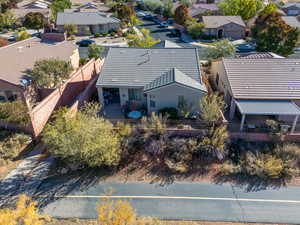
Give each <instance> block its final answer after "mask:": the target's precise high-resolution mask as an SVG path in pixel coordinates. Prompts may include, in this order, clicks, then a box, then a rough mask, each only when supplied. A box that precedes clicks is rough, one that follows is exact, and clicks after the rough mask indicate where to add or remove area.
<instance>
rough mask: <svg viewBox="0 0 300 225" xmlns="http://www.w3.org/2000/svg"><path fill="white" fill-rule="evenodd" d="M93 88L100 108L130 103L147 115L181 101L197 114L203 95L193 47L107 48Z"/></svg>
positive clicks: (202, 84)
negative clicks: (142, 108) (96, 91)
mask: <svg viewBox="0 0 300 225" xmlns="http://www.w3.org/2000/svg"><path fill="white" fill-rule="evenodd" d="M96 86H97V89H98V95H99V101H100V103H102V104H103V105H104V108H105V107H106V105H105V104H111V103H114V104H119V105H120V106H126V105H128V104H131V103H134V104H137V105H143V106H144V107H145V108H147V112H148V114H150V113H152V112H155V111H158V110H160V109H162V108H165V107H174V108H178V104H179V103H180V102H182V101H185V102H186V103H188V104H189V105H192V106H193V107H194V110H195V111H199V106H200V99H201V97H202V96H203V95H204V94H205V93H206V92H207V90H206V87H205V85H204V83H203V82H202V78H201V72H200V65H199V58H198V53H197V49H194V48H110V50H109V51H108V54H107V57H106V59H105V62H104V65H103V67H102V71H101V73H100V75H99V79H98V81H97V85H96ZM106 96H113V98H112V99H111V101H109V102H108V101H106Z"/></svg>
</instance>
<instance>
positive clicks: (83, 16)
mask: <svg viewBox="0 0 300 225" xmlns="http://www.w3.org/2000/svg"><path fill="white" fill-rule="evenodd" d="M67 24H74V25H77V29H78V33H77V35H90V34H95V33H107V32H110V31H115V30H117V29H119V28H120V20H119V19H117V18H114V17H110V16H109V15H108V14H105V13H100V12H63V13H58V14H57V19H56V28H57V30H59V31H61V32H64V31H65V29H64V25H67Z"/></svg>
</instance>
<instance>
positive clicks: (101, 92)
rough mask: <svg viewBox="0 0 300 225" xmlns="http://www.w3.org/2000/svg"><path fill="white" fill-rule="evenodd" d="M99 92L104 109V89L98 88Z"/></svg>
mask: <svg viewBox="0 0 300 225" xmlns="http://www.w3.org/2000/svg"><path fill="white" fill-rule="evenodd" d="M97 90H98V98H99V103H100V104H101V105H102V107H104V97H103V88H102V87H97Z"/></svg>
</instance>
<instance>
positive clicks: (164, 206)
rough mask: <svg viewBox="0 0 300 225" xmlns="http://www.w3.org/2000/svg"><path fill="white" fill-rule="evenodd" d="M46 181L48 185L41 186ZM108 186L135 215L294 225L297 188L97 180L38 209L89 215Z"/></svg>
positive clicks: (299, 218) (299, 200) (298, 220)
mask: <svg viewBox="0 0 300 225" xmlns="http://www.w3.org/2000/svg"><path fill="white" fill-rule="evenodd" d="M44 185H46V186H47V185H49V184H46V183H45V184H44ZM109 188H113V189H114V190H115V192H114V193H113V195H112V196H111V198H113V199H126V200H129V201H130V202H131V203H132V205H133V206H134V207H135V209H136V211H137V213H138V215H139V216H154V217H157V218H162V219H176V220H183V219H186V220H210V221H242V222H266V223H294V224H300V213H299V211H300V187H288V188H281V189H278V190H274V189H268V190H263V191H258V192H248V193H247V192H245V191H244V190H243V189H240V188H238V187H232V186H231V185H229V184H224V185H217V184H206V183H173V184H171V185H167V186H159V185H155V184H147V183H138V182H130V183H115V182H114V183H109V182H108V183H99V184H96V185H93V186H92V187H90V188H88V189H87V190H85V191H74V192H71V193H69V194H68V195H66V196H59V195H57V196H56V197H57V200H55V201H53V202H52V203H50V204H48V205H47V206H46V207H44V213H45V214H47V215H50V216H53V217H59V218H72V217H79V218H95V217H96V206H97V204H98V203H99V201H101V199H102V198H103V195H105V193H107V191H106V190H108V189H109Z"/></svg>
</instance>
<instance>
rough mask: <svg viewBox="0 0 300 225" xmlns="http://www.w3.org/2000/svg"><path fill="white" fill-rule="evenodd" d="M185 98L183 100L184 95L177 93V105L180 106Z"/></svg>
mask: <svg viewBox="0 0 300 225" xmlns="http://www.w3.org/2000/svg"><path fill="white" fill-rule="evenodd" d="M184 102H185V100H184V96H183V95H179V96H178V107H179V108H180V107H181V106H182V104H184Z"/></svg>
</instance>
